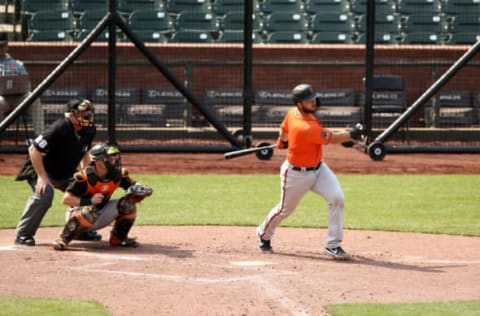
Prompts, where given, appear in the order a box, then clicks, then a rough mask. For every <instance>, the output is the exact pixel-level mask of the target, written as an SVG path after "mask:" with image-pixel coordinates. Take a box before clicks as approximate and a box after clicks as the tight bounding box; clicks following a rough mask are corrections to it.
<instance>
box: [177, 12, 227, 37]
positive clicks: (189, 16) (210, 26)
mask: <svg viewBox="0 0 480 316" xmlns="http://www.w3.org/2000/svg"><path fill="white" fill-rule="evenodd" d="M175 29H176V30H177V31H185V30H190V31H191V30H195V31H202V32H217V31H218V29H219V22H218V19H217V16H216V15H215V14H214V13H210V12H207V13H205V12H199V11H183V12H181V13H180V14H179V15H178V16H177V17H176V20H175Z"/></svg>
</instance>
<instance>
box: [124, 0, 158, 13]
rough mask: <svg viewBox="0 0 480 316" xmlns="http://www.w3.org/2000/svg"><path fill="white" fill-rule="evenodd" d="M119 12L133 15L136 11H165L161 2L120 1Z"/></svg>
mask: <svg viewBox="0 0 480 316" xmlns="http://www.w3.org/2000/svg"><path fill="white" fill-rule="evenodd" d="M117 9H118V11H121V12H124V13H128V14H129V13H132V12H133V11H135V10H151V11H163V10H164V7H163V1H161V0H118V8H117Z"/></svg>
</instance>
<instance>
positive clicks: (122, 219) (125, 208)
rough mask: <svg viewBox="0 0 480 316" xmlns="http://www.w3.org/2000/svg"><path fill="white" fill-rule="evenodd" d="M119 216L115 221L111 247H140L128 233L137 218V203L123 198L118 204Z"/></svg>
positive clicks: (111, 235)
mask: <svg viewBox="0 0 480 316" xmlns="http://www.w3.org/2000/svg"><path fill="white" fill-rule="evenodd" d="M117 209H118V216H117V218H116V219H115V224H114V225H113V230H112V232H111V234H110V245H112V246H122V247H138V243H137V239H136V238H129V237H128V232H129V231H130V229H131V228H132V226H133V223H134V222H135V218H136V217H137V208H136V206H135V203H132V202H130V201H129V200H128V199H125V198H121V199H120V200H119V201H118V204H117Z"/></svg>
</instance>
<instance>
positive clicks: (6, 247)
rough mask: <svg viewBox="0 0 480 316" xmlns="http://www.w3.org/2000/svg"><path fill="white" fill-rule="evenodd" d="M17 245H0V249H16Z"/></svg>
mask: <svg viewBox="0 0 480 316" xmlns="http://www.w3.org/2000/svg"><path fill="white" fill-rule="evenodd" d="M16 249H17V247H15V246H0V251H6V250H16Z"/></svg>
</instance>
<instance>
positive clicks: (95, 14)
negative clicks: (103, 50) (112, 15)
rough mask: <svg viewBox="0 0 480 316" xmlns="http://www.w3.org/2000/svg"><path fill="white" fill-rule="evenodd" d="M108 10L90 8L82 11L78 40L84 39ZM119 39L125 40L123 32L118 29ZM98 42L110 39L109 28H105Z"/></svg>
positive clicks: (76, 37)
mask: <svg viewBox="0 0 480 316" xmlns="http://www.w3.org/2000/svg"><path fill="white" fill-rule="evenodd" d="M106 14H107V11H105V10H100V9H98V10H89V11H85V12H83V13H81V15H80V17H79V18H78V19H77V32H76V35H75V40H76V41H82V40H83V39H84V38H85V37H86V36H87V35H88V34H89V33H90V32H91V31H92V30H93V29H94V28H95V27H96V26H97V24H98V23H99V22H100V20H101V19H103V18H104V17H105V15H106ZM117 39H119V40H123V33H122V32H121V31H120V30H119V29H117ZM96 41H98V42H105V41H108V30H107V29H105V30H104V31H103V32H102V33H101V34H100V35H99V36H98V37H97V39H96Z"/></svg>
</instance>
